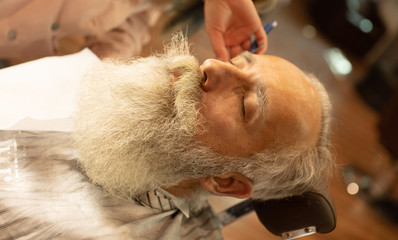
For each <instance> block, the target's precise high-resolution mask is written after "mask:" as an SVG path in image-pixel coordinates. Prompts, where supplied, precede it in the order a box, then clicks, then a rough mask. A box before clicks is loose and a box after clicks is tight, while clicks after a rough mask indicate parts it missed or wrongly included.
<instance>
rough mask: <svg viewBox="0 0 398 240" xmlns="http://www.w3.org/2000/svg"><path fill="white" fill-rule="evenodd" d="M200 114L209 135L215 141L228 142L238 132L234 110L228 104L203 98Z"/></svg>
mask: <svg viewBox="0 0 398 240" xmlns="http://www.w3.org/2000/svg"><path fill="white" fill-rule="evenodd" d="M201 103H202V104H203V107H202V108H200V110H199V111H200V113H201V114H202V115H203V116H204V118H205V120H206V123H205V126H206V128H207V129H208V131H207V134H208V135H211V136H212V138H214V139H219V140H221V139H223V140H226V139H228V137H230V135H233V134H234V132H235V131H236V121H234V116H235V114H236V113H235V112H234V108H233V106H230V105H229V104H228V102H222V103H220V101H217V99H213V98H211V97H209V96H207V97H202V99H201Z"/></svg>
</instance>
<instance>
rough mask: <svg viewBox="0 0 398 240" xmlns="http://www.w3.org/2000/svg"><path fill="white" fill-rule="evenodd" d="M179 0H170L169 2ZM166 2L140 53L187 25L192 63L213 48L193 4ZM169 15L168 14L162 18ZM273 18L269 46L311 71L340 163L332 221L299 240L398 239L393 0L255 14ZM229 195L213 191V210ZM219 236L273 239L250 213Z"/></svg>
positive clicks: (292, 5)
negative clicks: (329, 227) (320, 87)
mask: <svg viewBox="0 0 398 240" xmlns="http://www.w3.org/2000/svg"><path fill="white" fill-rule="evenodd" d="M177 2H178V1H177ZM193 2H195V3H194V4H192V5H191V6H188V7H187V6H185V8H183V9H182V10H181V9H180V11H176V10H175V9H174V10H170V11H171V13H174V15H173V14H171V16H173V17H171V18H170V14H167V15H165V16H163V17H162V18H161V21H160V22H159V24H158V25H157V26H156V28H155V29H153V30H152V33H153V34H152V42H151V43H150V44H148V45H147V46H146V48H145V49H144V52H143V55H144V56H146V55H148V54H150V53H151V52H155V51H159V50H160V49H161V47H162V43H163V41H165V40H167V39H169V37H170V33H171V32H173V31H174V30H177V29H181V30H183V31H186V32H187V33H188V35H189V37H190V42H191V43H192V49H193V52H194V55H196V56H197V57H198V58H199V60H200V62H202V61H203V60H205V59H207V58H211V57H213V56H214V54H213V52H212V49H211V45H210V42H209V40H208V37H207V35H206V32H205V30H204V27H203V24H202V18H203V15H202V8H200V7H198V6H196V5H195V4H199V5H200V4H202V3H201V2H202V1H198V2H196V1H193ZM166 16H167V17H166ZM261 17H262V21H263V24H264V25H265V24H266V23H268V22H270V21H271V20H277V21H278V27H277V28H276V29H275V30H273V32H272V33H271V34H270V35H269V37H268V51H267V54H271V55H277V56H280V57H283V58H285V59H287V60H289V61H291V62H293V63H295V64H296V65H297V66H299V67H300V68H301V69H303V70H304V71H306V72H312V73H314V74H315V75H316V76H318V77H319V78H320V80H321V82H322V83H323V84H324V85H325V87H326V89H327V91H328V92H329V95H330V98H331V101H332V104H333V106H334V112H333V129H332V138H331V142H332V147H333V154H334V158H335V161H336V162H337V164H338V167H339V169H338V171H337V172H336V174H335V175H334V177H333V179H332V182H331V185H330V191H331V194H332V197H333V199H334V204H335V207H336V212H337V227H336V229H335V230H334V231H333V232H331V233H329V234H325V235H318V234H315V235H312V236H309V237H306V238H304V239H310V240H311V239H334V240H336V239H339V240H356V239H364V240H397V239H398V207H397V206H398V204H397V203H398V183H397V182H398V181H397V172H398V171H397V170H398V163H397V160H398V130H397V129H398V92H397V85H398V35H397V34H398V1H397V0H373V1H371V0H333V1H319V0H318V1H316V0H291V1H289V0H280V1H279V2H278V4H277V6H276V7H275V8H273V10H272V11H269V12H266V13H263V14H261ZM236 202H237V200H234V199H228V198H223V199H218V198H215V199H211V204H212V205H213V206H214V208H215V210H216V211H217V212H219V211H221V210H223V209H225V208H227V207H229V206H231V205H233V204H235V203H236ZM223 235H224V237H225V239H227V240H232V239H233V240H238V239H242V240H243V239H245V240H246V239H269V240H273V239H280V238H279V237H276V236H273V235H272V234H271V233H269V232H268V231H267V230H266V229H265V228H264V227H263V226H262V225H261V223H260V222H259V221H258V220H257V217H256V215H255V214H254V213H251V214H248V215H246V216H244V217H242V218H241V219H239V220H238V221H236V222H234V223H232V224H231V225H228V226H227V227H225V228H224V231H223Z"/></svg>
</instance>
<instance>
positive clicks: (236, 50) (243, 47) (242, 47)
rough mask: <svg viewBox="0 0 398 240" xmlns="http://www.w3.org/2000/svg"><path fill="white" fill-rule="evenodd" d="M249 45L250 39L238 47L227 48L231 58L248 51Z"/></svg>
mask: <svg viewBox="0 0 398 240" xmlns="http://www.w3.org/2000/svg"><path fill="white" fill-rule="evenodd" d="M250 45H251V42H250V39H248V40H246V41H244V42H242V43H241V44H240V45H234V46H230V47H229V53H230V56H231V58H233V57H235V56H237V55H239V54H240V53H241V52H243V51H247V50H249V48H250Z"/></svg>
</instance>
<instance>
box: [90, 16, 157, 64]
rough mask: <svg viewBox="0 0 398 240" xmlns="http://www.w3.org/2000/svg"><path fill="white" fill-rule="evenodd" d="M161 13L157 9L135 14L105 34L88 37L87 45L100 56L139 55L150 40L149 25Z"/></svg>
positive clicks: (120, 56)
mask: <svg viewBox="0 0 398 240" xmlns="http://www.w3.org/2000/svg"><path fill="white" fill-rule="evenodd" d="M159 14H160V12H159V11H158V10H157V9H153V10H146V11H144V12H142V13H139V14H135V15H133V16H131V17H129V18H128V19H127V20H126V21H124V22H123V23H122V24H120V25H119V26H117V27H115V28H113V29H112V30H110V31H108V32H106V33H104V34H101V35H98V36H90V37H86V41H87V47H89V48H90V49H91V50H92V51H93V52H94V53H95V54H96V55H97V56H99V57H100V58H121V59H123V58H124V59H130V58H131V57H133V56H137V55H139V54H140V53H141V50H142V47H143V45H145V44H146V43H148V42H149V40H150V34H149V27H151V26H153V25H154V24H155V23H156V20H157V19H158V17H159Z"/></svg>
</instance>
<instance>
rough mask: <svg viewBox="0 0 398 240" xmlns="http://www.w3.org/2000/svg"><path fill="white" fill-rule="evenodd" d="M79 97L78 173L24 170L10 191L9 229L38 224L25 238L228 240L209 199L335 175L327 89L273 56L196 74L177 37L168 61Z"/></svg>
mask: <svg viewBox="0 0 398 240" xmlns="http://www.w3.org/2000/svg"><path fill="white" fill-rule="evenodd" d="M80 96H81V98H80V99H79V107H78V108H79V110H78V112H77V113H76V127H75V132H74V134H73V139H74V144H75V146H76V148H77V150H78V162H79V168H76V166H75V165H73V164H70V163H69V164H66V162H67V161H59V159H60V158H61V159H62V158H63V157H60V156H59V155H55V156H54V155H51V156H53V158H55V161H53V163H51V164H43V163H40V164H33V163H31V164H28V165H26V166H25V168H26V169H28V168H31V169H30V171H35V172H38V174H34V175H32V174H30V175H29V178H28V179H25V180H26V181H25V182H26V183H28V184H27V185H29V187H24V188H23V190H21V189H22V188H21V187H20V186H21V185H18V183H20V182H19V181H22V180H21V179H19V180H18V181H15V182H14V183H12V181H11V183H9V184H8V185H7V184H6V186H8V188H7V189H8V191H6V193H7V194H8V195H7V196H10V197H8V198H13V199H14V202H12V201H11V200H9V199H8V198H7V197H4V195H2V194H0V203H1V204H2V205H4V206H6V207H7V208H6V210H7V211H6V212H5V214H6V215H7V216H8V217H9V218H10V219H13V220H14V222H16V224H14V226H16V225H20V224H22V223H24V226H27V225H28V226H31V227H30V228H29V229H27V230H26V231H24V232H23V231H22V234H21V235H22V236H25V235H28V234H31V236H45V237H50V238H51V237H67V238H89V237H92V238H95V239H100V238H109V239H221V238H222V235H221V232H220V230H221V225H220V223H219V222H218V221H217V218H216V217H215V215H214V213H213V212H212V210H211V208H210V207H209V205H208V204H207V201H206V199H207V197H209V196H210V195H212V194H213V195H220V196H233V197H237V198H246V197H252V198H254V199H259V200H261V199H263V200H264V199H270V198H282V197H286V196H291V195H295V194H300V193H303V192H304V191H307V190H310V189H314V188H317V186H318V185H319V184H321V183H322V182H323V181H325V180H327V176H328V174H329V172H330V170H331V166H332V161H331V157H330V153H329V146H328V145H329V126H328V125H329V118H330V116H329V114H330V104H329V100H328V96H327V94H326V92H325V89H324V88H323V87H322V85H321V84H320V83H319V82H318V81H317V79H315V78H314V77H313V76H309V75H306V74H304V73H303V72H302V71H301V70H299V69H298V68H297V67H296V66H294V65H293V64H291V63H289V62H287V61H286V60H283V59H281V58H278V57H274V56H267V55H265V56H262V55H252V54H250V53H242V54H240V55H238V56H237V57H235V58H233V59H232V60H231V61H230V62H228V63H226V62H221V61H217V60H214V59H209V60H206V61H205V62H204V63H203V64H202V65H200V66H199V64H198V62H197V60H196V59H195V58H194V57H193V56H192V55H190V53H189V47H188V43H187V42H186V40H185V39H184V38H183V37H182V36H181V35H176V36H175V37H174V38H173V40H172V41H171V43H170V44H169V45H168V46H167V47H166V50H165V53H164V54H161V55H158V56H153V57H149V58H142V59H135V60H132V61H131V62H129V63H111V62H104V63H102V64H101V65H100V66H98V67H97V68H96V69H94V70H93V71H92V72H91V73H89V74H88V75H87V77H86V79H85V81H84V82H83V84H82V89H81V94H80ZM50 143H51V142H50ZM52 144H54V143H52ZM36 148H37V147H36ZM36 148H35V149H36ZM28 149H29V148H28ZM50 152H51V151H50ZM48 154H49V153H48V152H46V155H48ZM68 158H72V159H74V157H68ZM22 168H24V167H22ZM38 170H40V171H38ZM20 171H22V169H21V170H20ZM81 172H83V173H84V174H85V177H87V178H85V177H84V176H83V175H82V174H81ZM46 174H47V175H48V176H51V178H46V177H42V176H46ZM38 176H40V177H38ZM50 179H51V180H50ZM92 183H94V184H92ZM40 184H41V185H40ZM10 186H11V187H10ZM38 186H40V187H38ZM1 188H2V189H3V188H4V184H3V185H2V186H1ZM10 189H11V190H10ZM27 189H28V190H27ZM32 192H33V193H32ZM15 199H17V200H15ZM40 209H42V210H44V209H45V210H44V212H45V213H46V214H45V216H44V217H43V216H40V211H41V210H40ZM39 216H40V217H39ZM7 219H8V218H7ZM21 219H22V220H21ZM18 220H20V221H19V222H18ZM36 221H37V222H36ZM5 222H6V223H7V221H5ZM8 222H10V221H8ZM11 222H12V221H11ZM10 225H11V226H12V224H9V225H7V224H5V225H4V226H5V227H4V226H3V228H0V231H1V229H6V230H7V232H8V233H10V232H12V231H11V230H12V229H11V228H10V227H9V226H10ZM32 226H35V227H32ZM21 227H22V225H21ZM15 229H17V228H15ZM20 232H21V231H20ZM11 236H13V235H11Z"/></svg>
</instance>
